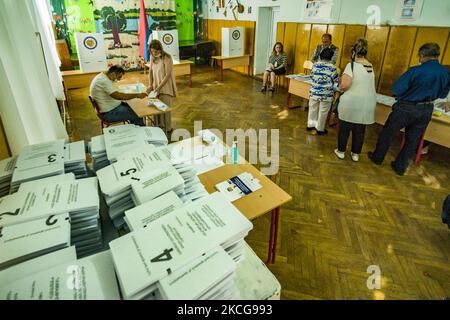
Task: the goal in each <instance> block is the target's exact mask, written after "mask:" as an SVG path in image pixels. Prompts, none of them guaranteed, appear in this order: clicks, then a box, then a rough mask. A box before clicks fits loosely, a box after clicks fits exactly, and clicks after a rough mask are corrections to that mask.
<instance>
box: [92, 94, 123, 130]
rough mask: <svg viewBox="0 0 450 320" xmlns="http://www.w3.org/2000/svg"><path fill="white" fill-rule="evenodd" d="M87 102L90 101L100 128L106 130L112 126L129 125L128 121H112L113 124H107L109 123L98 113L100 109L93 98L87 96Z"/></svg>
mask: <svg viewBox="0 0 450 320" xmlns="http://www.w3.org/2000/svg"><path fill="white" fill-rule="evenodd" d="M89 100H90V101H91V103H92V106H93V107H94V109H95V112H96V113H97V117H98V118H99V119H100V124H101V126H102V129H103V128H107V127H109V126H112V125H115V124H128V123H130V121H128V120H121V121H113V122H109V121H107V120H105V119H104V118H103V115H102V113H101V112H100V107H99V106H98V103H97V101H95V100H94V98H92V97H91V96H89Z"/></svg>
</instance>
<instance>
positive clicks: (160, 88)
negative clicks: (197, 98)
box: [147, 40, 177, 132]
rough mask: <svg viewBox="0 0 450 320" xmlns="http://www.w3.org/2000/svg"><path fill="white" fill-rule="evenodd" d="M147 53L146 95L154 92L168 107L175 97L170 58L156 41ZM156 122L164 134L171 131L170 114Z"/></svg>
mask: <svg viewBox="0 0 450 320" xmlns="http://www.w3.org/2000/svg"><path fill="white" fill-rule="evenodd" d="M148 51H149V52H150V61H149V65H150V67H149V72H148V89H147V93H148V94H150V92H152V91H156V93H157V98H158V99H159V100H161V101H162V102H164V103H165V104H166V105H167V106H169V107H170V106H171V105H172V100H173V98H175V97H176V96H177V85H176V82H175V74H174V72H173V61H172V57H171V56H170V55H169V54H168V53H166V52H165V51H164V50H163V46H162V44H161V42H160V41H158V40H152V42H150V45H149V50H148ZM157 122H159V123H156V125H158V126H161V125H162V126H164V127H165V128H166V132H168V131H171V130H172V119H171V115H170V113H166V114H165V119H164V120H163V119H159V118H157ZM161 122H162V123H161Z"/></svg>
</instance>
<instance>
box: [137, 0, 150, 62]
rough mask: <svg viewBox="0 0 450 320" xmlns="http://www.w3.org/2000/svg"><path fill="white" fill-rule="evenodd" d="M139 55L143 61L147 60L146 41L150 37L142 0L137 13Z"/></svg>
mask: <svg viewBox="0 0 450 320" xmlns="http://www.w3.org/2000/svg"><path fill="white" fill-rule="evenodd" d="M138 34H139V55H140V56H141V57H144V58H145V60H149V54H148V47H147V41H148V37H149V35H150V32H149V29H148V25H147V15H146V13H145V4H144V0H141V8H140V11H139V30H138Z"/></svg>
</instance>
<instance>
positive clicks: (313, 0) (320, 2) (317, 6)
mask: <svg viewBox="0 0 450 320" xmlns="http://www.w3.org/2000/svg"><path fill="white" fill-rule="evenodd" d="M333 2H334V0H306V6H305V11H304V15H303V18H304V19H308V20H317V21H330V20H331V12H332V9H333Z"/></svg>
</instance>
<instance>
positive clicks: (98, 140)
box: [88, 135, 110, 172]
mask: <svg viewBox="0 0 450 320" xmlns="http://www.w3.org/2000/svg"><path fill="white" fill-rule="evenodd" d="M88 148H89V153H90V154H91V157H92V164H93V166H92V169H93V170H94V171H95V172H97V171H98V170H100V169H102V168H104V167H106V166H109V165H110V162H109V160H108V157H107V156H106V146H105V138H104V137H103V135H101V136H95V137H92V139H91V142H89V144H88Z"/></svg>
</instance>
